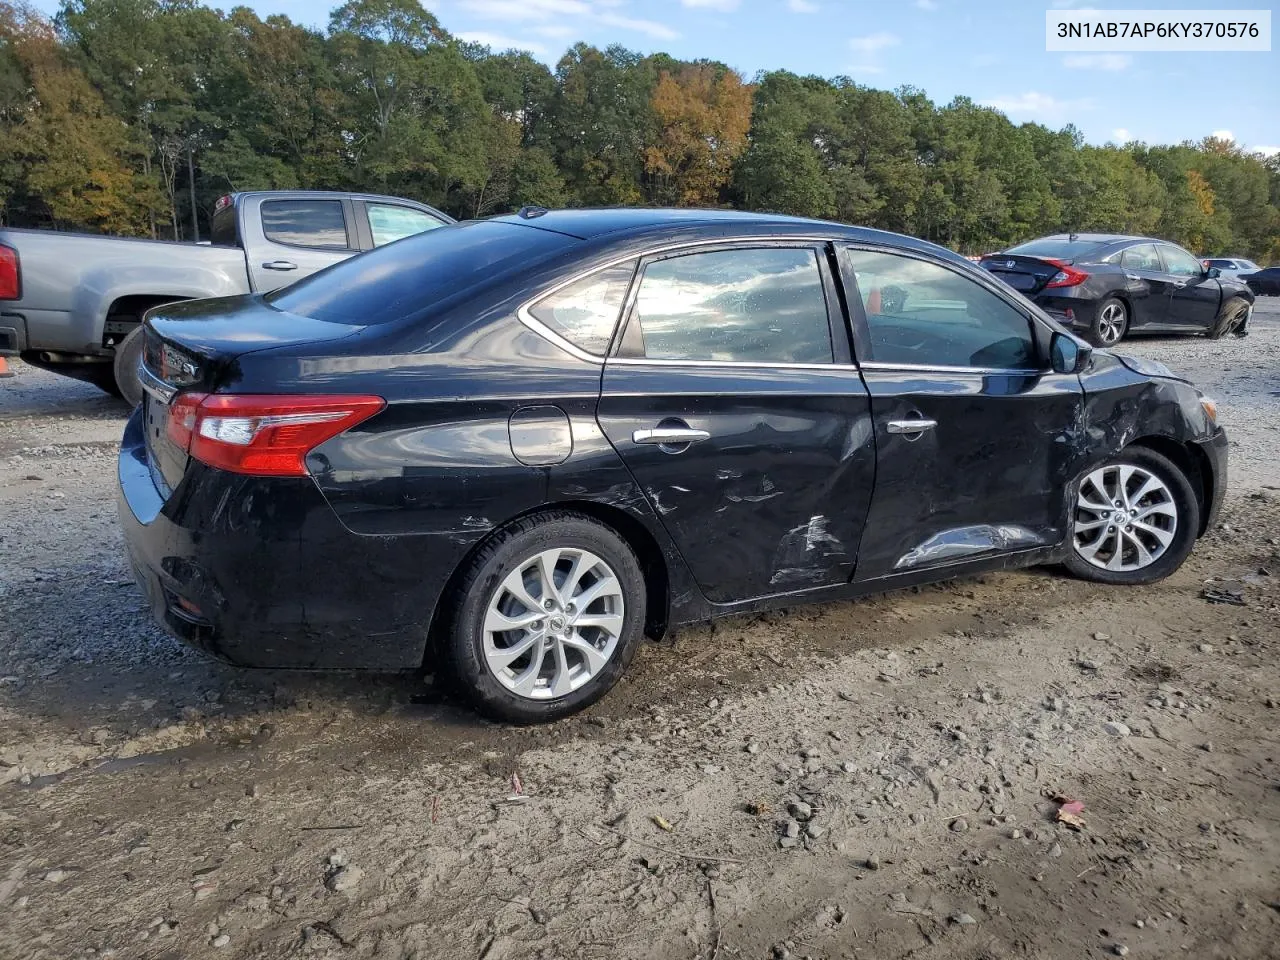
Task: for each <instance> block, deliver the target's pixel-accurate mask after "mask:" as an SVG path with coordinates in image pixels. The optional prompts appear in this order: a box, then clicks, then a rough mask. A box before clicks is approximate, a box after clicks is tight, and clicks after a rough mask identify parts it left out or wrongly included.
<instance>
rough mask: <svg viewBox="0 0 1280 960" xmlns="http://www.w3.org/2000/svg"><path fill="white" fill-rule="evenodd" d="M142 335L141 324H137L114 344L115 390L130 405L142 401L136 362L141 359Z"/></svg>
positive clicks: (135, 404)
mask: <svg viewBox="0 0 1280 960" xmlns="http://www.w3.org/2000/svg"><path fill="white" fill-rule="evenodd" d="M142 335H143V328H142V324H138V327H137V329H135V330H131V331H130V332H129V334H128V335H127V336H126V337H125V338H124V339H123V340H121V341H120V342H119V343H118V344H117V345H116V356H115V361H114V362H113V363H112V373H113V375H114V378H115V386H116V390H117V391H118V394H119V396H121V397H124V399H125V402H127V403H128V404H129V406H131V407H136V406H137V405H138V404H140V403H141V402H142V381H141V380H139V379H138V364H139V363H140V362H141V361H142V347H143V341H142Z"/></svg>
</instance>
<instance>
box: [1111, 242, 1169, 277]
mask: <svg viewBox="0 0 1280 960" xmlns="http://www.w3.org/2000/svg"><path fill="white" fill-rule="evenodd" d="M1120 266H1122V267H1125V268H1127V269H1129V270H1150V271H1152V272H1153V273H1160V272H1162V271H1163V270H1164V267H1162V266H1161V265H1160V254H1158V253H1156V245H1155V244H1154V243H1139V244H1138V245H1137V246H1133V247H1126V248H1125V249H1124V251H1123V252H1122V253H1121V254H1120Z"/></svg>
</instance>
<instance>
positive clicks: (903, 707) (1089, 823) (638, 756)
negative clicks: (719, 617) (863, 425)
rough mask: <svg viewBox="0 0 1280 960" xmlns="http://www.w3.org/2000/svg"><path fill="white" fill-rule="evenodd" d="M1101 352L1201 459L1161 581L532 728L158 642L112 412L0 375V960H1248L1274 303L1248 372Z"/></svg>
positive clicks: (1050, 588)
mask: <svg viewBox="0 0 1280 960" xmlns="http://www.w3.org/2000/svg"><path fill="white" fill-rule="evenodd" d="M1125 349H1126V350H1127V351H1128V352H1132V353H1138V354H1142V355H1144V356H1148V357H1153V358H1156V359H1160V360H1162V361H1163V362H1165V363H1167V364H1169V365H1170V366H1171V367H1173V368H1175V369H1177V370H1181V371H1185V372H1187V373H1190V374H1191V375H1192V376H1193V378H1194V379H1196V380H1197V382H1199V383H1200V384H1201V385H1202V387H1203V388H1204V389H1205V390H1206V392H1208V393H1210V394H1211V395H1213V396H1215V397H1216V398H1217V399H1218V400H1219V401H1220V410H1221V413H1220V419H1221V420H1222V422H1224V423H1225V424H1226V425H1227V427H1228V430H1229V431H1231V434H1232V448H1231V452H1232V458H1233V460H1232V489H1231V493H1230V496H1229V499H1228V504H1227V509H1226V512H1225V514H1224V517H1223V522H1222V524H1221V525H1220V527H1219V529H1216V530H1214V531H1212V532H1211V534H1210V535H1209V536H1208V537H1206V538H1205V539H1204V540H1203V541H1201V543H1200V544H1199V546H1198V547H1197V550H1196V552H1195V553H1194V554H1193V556H1192V558H1191V560H1190V561H1189V562H1188V564H1187V565H1186V566H1185V567H1184V568H1183V570H1182V571H1180V572H1179V573H1178V574H1176V575H1175V576H1173V577H1171V578H1170V579H1169V580H1167V581H1165V582H1163V583H1160V584H1157V585H1154V586H1151V587H1147V588H1142V589H1131V590H1116V589H1107V588H1105V587H1101V586H1096V585H1090V584H1084V583H1079V582H1076V581H1074V580H1070V579H1067V578H1065V577H1063V576H1061V575H1059V574H1057V573H1055V572H1053V571H1045V570H1034V571H1021V572H1011V573H1003V574H998V575H988V576H983V577H978V578H970V579H965V580H960V581H956V582H953V583H950V584H945V585H942V586H938V587H930V588H923V589H917V590H911V591H903V592H900V593H896V594H891V595H886V596H883V597H878V598H873V599H870V600H867V601H864V602H859V603H847V604H831V605H827V606H820V607H814V608H797V609H795V610H789V611H785V612H780V613H772V614H768V615H764V616H756V617H748V618H740V619H735V620H731V621H727V622H722V623H719V624H716V625H715V626H709V627H704V628H698V629H690V630H685V631H683V632H681V633H680V635H679V636H678V637H676V638H675V639H674V640H673V641H672V642H665V643H662V644H650V645H648V646H647V647H646V648H645V649H644V650H643V651H641V654H640V655H639V657H637V660H636V663H635V665H634V666H633V668H632V670H631V672H630V675H629V676H628V677H627V678H626V679H625V680H624V682H623V683H622V684H621V685H620V686H619V688H618V689H617V690H616V691H615V692H614V693H613V694H612V695H611V696H609V697H608V698H606V700H605V701H604V702H602V703H601V704H598V705H597V706H596V707H594V708H593V709H592V710H590V711H588V712H587V713H586V714H585V715H582V716H579V717H575V718H572V719H569V720H566V721H563V722H560V723H557V724H553V725H550V726H545V727H538V728H533V729H521V728H512V727H506V726H502V725H497V724H489V723H485V722H483V721H480V720H478V719H477V718H476V717H475V716H474V715H473V714H471V713H470V712H469V711H467V710H466V709H464V708H461V707H459V706H457V705H455V704H453V703H451V702H450V701H449V700H448V699H447V698H446V697H444V696H443V695H442V694H441V693H439V692H438V691H436V690H435V689H434V688H431V687H429V686H426V685H424V684H422V683H421V682H420V681H419V680H417V679H415V678H384V677H369V676H308V675H301V674H284V673H270V672H258V673H249V672H243V671H237V670H234V669H231V668H228V667H224V666H221V665H218V664H214V663H210V662H208V661H206V660H203V659H201V658H200V657H199V656H198V655H197V654H195V653H193V652H192V651H190V650H188V649H186V648H184V647H182V646H180V645H178V644H177V643H176V642H173V641H171V640H169V639H168V638H166V637H165V636H163V635H162V634H161V633H159V632H158V631H157V630H156V629H155V628H154V627H153V626H152V625H151V624H150V622H149V620H148V619H147V617H146V615H145V611H144V609H143V605H142V602H141V599H140V597H139V596H138V594H137V592H136V588H135V587H134V586H133V584H132V583H131V580H130V576H129V573H128V570H127V568H126V566H125V563H124V561H123V559H122V548H121V545H120V543H119V536H118V533H117V529H116V522H115V502H114V450H115V445H116V441H117V438H118V436H119V433H120V430H121V427H122V424H123V416H124V410H123V408H122V406H121V405H120V404H119V403H118V402H116V401H113V400H111V399H109V398H107V397H105V396H102V395H101V394H99V393H97V392H96V391H95V390H94V388H92V387H90V386H87V385H84V384H80V383H77V382H75V381H72V380H66V379H62V378H58V377H54V376H52V375H49V374H45V373H41V372H39V371H34V370H32V369H31V368H28V367H24V366H21V365H17V367H16V369H17V371H18V376H17V377H16V378H15V379H12V380H5V381H0V611H2V612H0V958H58V960H62V958H67V957H75V956H116V957H155V958H179V957H181V958H186V957H195V958H200V957H291V956H295V955H296V956H308V957H312V956H314V957H321V958H323V957H378V958H384V957H385V958H393V960H409V958H420V960H422V958H428V957H432V958H434V957H449V958H455V957H478V958H487V960H500V958H517V957H519V958H527V957H545V958H548V960H550V958H562V957H583V958H594V957H618V958H631V957H634V958H668V957H670V958H686V957H687V958H717V957H724V958H728V957H747V958H757V957H758V958H768V957H796V958H799V957H803V956H810V957H815V958H819V957H823V958H826V957H831V958H834V957H859V958H877V960H879V958H898V957H902V958H905V957H912V958H943V957H947V958H973V960H977V958H1001V957H1053V958H1056V957H1071V958H1078V957H1101V956H1107V955H1112V956H1115V955H1126V954H1127V955H1129V956H1132V957H1150V958H1166V957H1170V956H1175V955H1184V954H1185V955H1188V956H1195V957H1200V958H1228V957H1231V958H1238V960H1239V958H1252V957H1274V956H1277V952H1276V946H1275V945H1276V944H1277V943H1280V826H1278V823H1280V789H1277V787H1278V786H1280V773H1278V771H1277V766H1276V758H1277V756H1280V753H1278V752H1277V747H1278V743H1277V740H1278V739H1280V738H1278V737H1277V733H1276V726H1277V725H1276V720H1277V713H1276V710H1277V706H1276V704H1277V698H1280V668H1278V667H1277V653H1278V652H1280V643H1278V642H1277V641H1278V640H1280V586H1278V585H1277V581H1280V576H1272V574H1280V490H1278V489H1277V488H1280V469H1278V468H1277V463H1280V434H1278V433H1277V430H1280V301H1277V300H1274V299H1272V300H1269V301H1264V303H1263V306H1262V307H1260V308H1259V310H1258V313H1257V315H1256V316H1255V327H1254V333H1253V335H1252V336H1251V337H1250V338H1248V339H1247V340H1243V341H1238V340H1227V341H1223V342H1218V343H1213V342H1208V341H1204V340H1197V339H1163V338H1162V339H1159V340H1145V341H1136V342H1133V343H1130V344H1126V345H1125ZM1206 584H1209V585H1212V586H1214V587H1215V588H1216V589H1219V590H1221V589H1231V590H1236V591H1239V593H1240V594H1241V595H1242V597H1243V602H1244V606H1231V605H1227V606H1224V605H1216V604H1211V603H1209V602H1206V600H1204V599H1203V598H1202V597H1201V591H1202V589H1204V587H1205V586H1206ZM516 783H519V786H520V789H517V788H516ZM513 797H516V798H515V799H512V798H513ZM1058 797H1069V798H1072V799H1077V800H1080V801H1082V802H1083V804H1084V810H1083V817H1084V820H1085V824H1084V825H1083V827H1082V828H1081V829H1078V830H1077V829H1072V828H1070V827H1069V826H1066V825H1064V824H1061V823H1057V822H1055V817H1056V814H1057V811H1058V810H1059V807H1060V806H1061V804H1060V803H1059V802H1058V800H1056V799H1055V798H1058Z"/></svg>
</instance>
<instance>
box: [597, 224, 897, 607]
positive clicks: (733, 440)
mask: <svg viewBox="0 0 1280 960" xmlns="http://www.w3.org/2000/svg"><path fill="white" fill-rule="evenodd" d="M833 331H834V332H835V334H836V335H835V336H834V337H833V336H832V332H833ZM616 353H617V355H616V356H614V357H611V358H610V359H609V360H608V362H607V363H606V365H605V370H604V376H603V383H602V393H601V399H600V405H599V408H598V413H597V416H598V419H599V422H600V426H601V428H602V430H603V431H604V433H605V435H606V436H607V437H608V438H609V440H610V442H611V443H612V444H613V446H614V448H615V449H616V450H617V451H618V453H619V455H620V456H621V457H622V459H623V461H624V462H625V463H626V465H627V467H628V468H629V469H630V470H631V472H632V474H633V475H634V477H635V478H636V481H637V482H638V484H639V485H640V487H641V488H642V489H643V490H644V493H645V496H646V497H647V498H648V500H649V502H650V504H651V505H652V506H653V508H654V510H655V512H656V513H657V514H658V516H659V517H660V518H661V520H662V523H663V524H664V525H665V527H666V529H667V531H668V532H669V534H670V535H671V537H672V539H673V540H674V541H675V543H676V545H677V547H678V548H679V550H680V551H681V553H682V554H683V556H684V558H685V561H686V562H687V564H688V566H689V568H690V570H691V571H692V573H693V575H694V577H695V578H696V580H697V582H698V585H699V587H700V588H701V589H702V591H703V592H704V594H705V595H706V597H707V599H709V600H710V601H712V602H713V603H733V602H737V601H741V600H747V599H752V598H756V597H762V596H768V595H771V594H777V593H786V592H791V591H795V590H800V589H805V588H810V587H819V586H824V585H830V584H838V583H845V582H847V581H848V579H849V577H850V575H851V574H852V571H853V569H854V566H855V564H856V562H857V557H858V545H859V540H860V539H861V536H862V528H863V523H864V521H865V519H866V514H867V509H868V506H869V504H870V499H871V489H872V485H873V483H874V479H875V451H874V445H873V442H872V429H871V409H870V401H869V397H868V395H867V391H866V388H865V387H864V386H863V383H862V381H861V379H860V377H859V375H858V372H857V370H856V369H855V368H854V367H853V366H852V364H851V363H850V362H849V354H848V338H847V334H846V333H845V325H844V319H843V314H842V313H841V311H840V306H839V300H838V298H837V296H836V292H835V287H834V282H833V280H832V275H831V272H830V267H829V263H828V251H827V248H826V246H825V245H823V244H811V243H809V244H806V243H780V244H775V245H771V246H765V247H762V246H760V245H750V246H744V245H730V246H727V247H726V248H723V249H706V248H702V249H700V250H698V251H697V252H685V251H676V252H673V253H670V254H666V255H663V256H659V257H650V258H648V259H647V260H646V261H645V262H643V263H642V265H641V273H640V278H639V281H638V283H637V284H636V285H635V288H634V289H633V291H632V296H631V302H630V303H629V305H628V308H627V320H626V324H625V327H624V333H623V336H622V338H621V345H620V347H619V349H618V350H617V351H616Z"/></svg>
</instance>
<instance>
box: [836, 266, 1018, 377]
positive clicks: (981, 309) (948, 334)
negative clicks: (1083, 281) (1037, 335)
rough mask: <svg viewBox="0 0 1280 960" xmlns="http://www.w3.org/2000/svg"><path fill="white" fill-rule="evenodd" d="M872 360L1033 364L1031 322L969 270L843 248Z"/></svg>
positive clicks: (1008, 365) (995, 366)
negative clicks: (973, 277) (862, 313)
mask: <svg viewBox="0 0 1280 960" xmlns="http://www.w3.org/2000/svg"><path fill="white" fill-rule="evenodd" d="M845 255H846V257H847V258H848V264H849V266H850V267H851V268H852V270H853V273H854V276H855V277H856V279H857V283H858V294H859V296H861V298H862V306H863V309H864V310H865V311H866V317H867V332H868V334H869V336H870V340H871V343H870V353H871V355H870V356H869V357H863V358H861V359H863V360H870V361H873V362H877V363H895V364H910V365H911V366H926V367H983V368H991V369H999V370H1025V369H1029V368H1033V367H1035V365H1036V363H1035V361H1036V350H1035V341H1034V340H1033V339H1032V335H1031V321H1030V319H1029V318H1028V317H1027V316H1026V315H1025V314H1023V313H1022V312H1021V311H1019V310H1016V309H1014V307H1012V306H1011V305H1010V304H1008V303H1007V302H1006V301H1004V300H1002V299H1001V298H1000V297H998V296H996V295H995V294H994V293H992V292H991V291H990V290H988V289H986V288H985V287H983V286H982V285H980V284H979V283H977V282H975V281H974V280H971V279H970V278H968V277H965V276H961V275H960V274H959V273H955V272H953V271H951V270H948V269H947V268H946V267H943V266H939V265H938V264H936V263H929V262H928V261H925V260H916V259H914V258H912V257H904V256H899V255H897V254H892V253H880V252H877V251H874V250H858V249H855V248H845Z"/></svg>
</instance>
